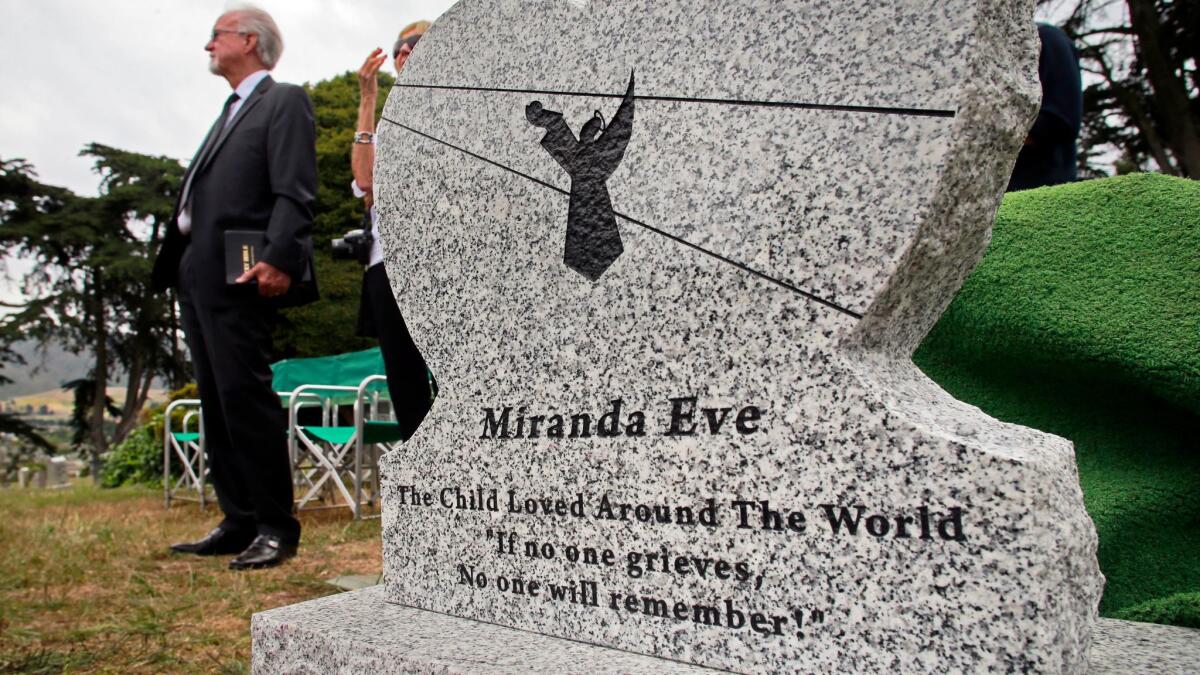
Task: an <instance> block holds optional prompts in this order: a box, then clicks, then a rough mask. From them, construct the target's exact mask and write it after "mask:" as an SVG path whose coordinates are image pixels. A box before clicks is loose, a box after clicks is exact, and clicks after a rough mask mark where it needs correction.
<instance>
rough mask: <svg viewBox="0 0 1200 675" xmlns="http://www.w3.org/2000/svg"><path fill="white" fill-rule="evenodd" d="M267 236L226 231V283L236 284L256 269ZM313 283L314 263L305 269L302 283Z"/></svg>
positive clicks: (250, 232) (257, 231) (250, 231)
mask: <svg viewBox="0 0 1200 675" xmlns="http://www.w3.org/2000/svg"><path fill="white" fill-rule="evenodd" d="M266 239H267V235H266V233H264V232H263V231H262V230H225V283H227V284H235V283H237V280H238V277H240V276H242V275H243V274H245V273H246V272H248V271H249V270H250V268H251V267H254V265H255V263H257V262H258V261H259V258H261V257H262V251H263V247H264V246H266ZM311 281H312V262H311V261H309V263H308V264H307V265H305V267H304V277H303V278H302V279H300V282H301V283H305V282H311Z"/></svg>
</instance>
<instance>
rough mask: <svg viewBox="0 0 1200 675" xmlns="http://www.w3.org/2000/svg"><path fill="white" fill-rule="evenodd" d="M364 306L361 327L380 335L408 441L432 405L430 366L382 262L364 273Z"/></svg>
mask: <svg viewBox="0 0 1200 675" xmlns="http://www.w3.org/2000/svg"><path fill="white" fill-rule="evenodd" d="M362 305H363V306H362V307H361V308H360V312H364V313H369V316H368V317H367V318H368V319H369V320H367V321H361V320H360V322H359V323H360V327H361V326H363V325H364V324H365V325H366V327H367V328H369V329H373V330H371V331H370V332H373V333H374V334H375V335H376V337H378V338H379V351H380V353H381V354H382V355H383V368H384V370H385V371H386V372H387V378H388V393H389V394H390V395H391V397H392V408H393V409H394V410H395V412H396V422H397V423H399V425H400V432H401V434H402V435H403V436H404V440H408V438H409V437H410V436H412V435H413V432H415V431H416V430H417V427H418V426H419V425H420V424H421V420H423V419H425V415H426V414H427V413H428V412H429V408H430V407H431V405H432V404H431V402H430V391H429V368H428V366H426V364H425V358H424V357H422V356H421V350H419V349H418V348H417V345H416V343H415V342H413V339H412V335H410V334H409V332H408V326H407V325H406V324H405V323H404V316H403V315H401V314H400V307H399V306H398V305H397V304H396V296H395V295H393V294H392V286H391V284H390V283H389V282H388V277H387V271H386V270H385V269H384V266H383V264H382V263H380V264H376V265H371V266H370V267H368V268H367V271H366V272H365V273H363V295H362Z"/></svg>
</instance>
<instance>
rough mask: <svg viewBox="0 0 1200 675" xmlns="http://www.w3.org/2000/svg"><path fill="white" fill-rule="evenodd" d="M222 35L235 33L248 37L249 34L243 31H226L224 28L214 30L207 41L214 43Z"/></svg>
mask: <svg viewBox="0 0 1200 675" xmlns="http://www.w3.org/2000/svg"><path fill="white" fill-rule="evenodd" d="M222 33H237V34H238V35H249V33H247V32H246V31H244V30H228V29H226V28H214V29H213V32H212V37H210V38H209V39H208V41H209V42H216V41H217V38H219V37H221V34H222Z"/></svg>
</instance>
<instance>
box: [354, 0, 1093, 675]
mask: <svg viewBox="0 0 1200 675" xmlns="http://www.w3.org/2000/svg"><path fill="white" fill-rule="evenodd" d="M1035 66H1036V38H1035V36H1034V30H1033V24H1032V2H1031V1H1029V0H1001V1H988V2H984V1H981V0H980V1H966V0H953V1H951V2H938V3H933V2H925V1H914V2H900V3H870V2H853V3H847V2H842V1H841V0H836V1H835V0H816V1H814V2H805V3H778V2H768V1H766V0H761V1H756V2H746V3H721V2H694V1H691V2H665V1H664V2H648V1H647V2H566V1H560V2H538V3H527V2H516V1H515V0H498V1H493V2H485V1H483V0H464V2H461V3H459V4H458V5H456V6H455V7H454V8H453V9H451V10H450V11H449V12H447V13H446V14H445V15H444V16H443V17H442V18H441V19H439V21H438V22H437V24H436V25H435V26H434V27H433V29H432V30H431V31H430V33H429V34H428V35H427V36H426V37H425V38H424V39H423V40H422V42H421V44H420V46H419V47H418V49H417V51H416V52H415V53H414V55H413V57H412V58H411V59H410V61H409V65H408V66H407V67H406V69H405V72H404V74H403V76H402V78H401V80H400V86H399V87H398V88H396V89H395V90H393V92H392V93H391V95H390V96H389V99H388V102H387V105H386V107H385V111H384V117H385V121H383V122H382V123H381V125H380V127H379V147H378V155H377V164H376V169H375V179H376V180H375V182H376V195H377V204H378V207H379V214H380V217H381V226H380V229H381V231H382V233H383V245H384V249H385V251H386V254H387V264H388V273H389V277H390V278H391V280H392V283H393V289H394V290H395V292H396V295H397V299H398V302H399V304H400V306H401V308H402V310H403V312H404V315H405V317H406V319H407V322H408V326H409V328H410V330H411V332H412V334H413V336H414V338H415V339H416V340H417V342H418V344H419V345H420V346H421V349H422V351H423V352H424V354H425V356H426V359H427V360H428V362H429V364H430V366H431V368H432V370H433V371H434V373H435V375H436V376H437V378H438V382H439V386H440V396H439V398H438V400H437V402H436V404H435V406H434V408H433V410H432V412H431V413H430V416H429V417H428V418H427V419H426V421H425V423H424V424H423V426H422V427H421V429H419V430H418V432H417V434H416V435H415V436H414V438H413V439H412V441H410V442H409V443H408V444H406V445H405V447H404V448H403V449H402V450H401V451H399V452H396V453H392V454H389V455H388V456H387V457H386V458H385V459H384V466H383V475H384V478H385V480H384V513H383V528H384V530H383V531H384V566H385V570H386V574H385V577H386V582H385V589H386V593H387V596H388V597H389V598H390V599H392V600H394V601H396V602H399V603H401V604H404V605H408V606H413V607H421V608H425V609H429V610H434V611H436V612H440V613H443V614H448V615H455V616H460V617H468V618H474V619H479V620H481V621H486V622H490V623H494V624H503V625H506V626H510V627H513V628H518V629H521V630H524V631H531V632H534V633H540V634H544V635H550V636H557V637H563V638H570V639H573V640H578V641H582V642H588V643H592V644H596V645H603V646H609V647H615V648H618V649H621V650H624V651H627V652H636V653H641V654H652V655H656V656H662V657H667V658H671V659H676V660H678V661H684V662H688V663H693V664H702V665H706V666H712V667H718V668H728V669H737V670H746V671H768V670H776V669H782V668H799V669H801V670H812V671H823V672H833V671H841V672H845V671H851V670H853V671H857V672H868V671H874V672H895V671H932V670H949V671H954V670H978V669H981V668H982V669H997V670H1034V671H1039V672H1081V671H1082V670H1083V668H1084V667H1085V664H1086V653H1087V648H1088V644H1089V641H1090V637H1091V635H1092V626H1093V623H1094V621H1095V615H1096V606H1097V603H1098V600H1099V597H1100V590H1101V586H1102V583H1103V580H1102V578H1101V576H1100V573H1099V571H1098V568H1097V565H1096V560H1095V547H1096V539H1095V531H1094V528H1093V526H1092V523H1091V521H1090V520H1089V519H1088V517H1087V514H1086V512H1085V510H1084V507H1083V501H1082V495H1081V492H1080V489H1079V484H1078V477H1077V474H1076V471H1075V464H1074V457H1073V450H1072V448H1071V445H1070V444H1069V443H1068V442H1067V441H1065V440H1063V439H1060V438H1056V437H1052V436H1049V435H1046V434H1042V433H1039V432H1036V431H1033V430H1030V429H1025V428H1021V427H1016V426H1013V425H1007V424H1002V423H999V422H997V421H995V420H992V419H990V418H988V417H987V416H985V415H984V414H983V413H981V412H980V411H979V410H978V409H976V408H973V407H971V406H967V405H965V404H962V403H960V402H958V401H955V400H953V399H952V398H950V397H949V396H948V395H947V394H946V393H945V392H943V391H942V390H940V389H939V388H938V387H937V386H936V385H934V384H933V383H932V382H930V381H929V380H928V379H926V378H925V377H924V376H923V375H922V374H921V373H920V372H919V371H918V370H917V369H916V368H915V367H914V366H913V365H912V363H911V360H910V356H911V353H912V351H913V349H915V347H916V345H917V344H918V343H919V341H920V339H921V338H922V337H923V336H924V335H925V333H926V332H927V331H928V330H929V328H930V327H931V326H932V325H933V323H934V322H935V321H936V319H937V317H938V316H939V315H940V313H941V312H942V311H943V310H944V309H945V307H946V305H947V304H948V303H949V302H950V300H951V298H952V297H953V295H954V293H955V292H956V291H957V289H958V288H959V286H960V285H961V283H962V280H963V279H964V277H965V276H966V274H967V273H968V272H969V271H970V269H971V268H972V267H973V266H974V264H975V263H976V261H977V260H978V258H979V256H980V255H981V254H982V252H983V250H984V249H985V248H986V245H987V240H988V235H989V226H990V223H991V221H992V218H993V216H994V213H995V210H996V207H997V205H998V204H999V200H1000V196H1001V193H1002V191H1003V188H1004V185H1005V184H1006V182H1007V177H1008V174H1009V172H1010V171H1011V168H1012V163H1013V160H1014V159H1015V156H1016V152H1017V150H1018V149H1019V147H1020V144H1021V142H1022V139H1023V136H1024V129H1025V128H1027V126H1028V124H1029V123H1030V121H1031V120H1032V118H1033V115H1034V112H1035V110H1036V106H1037V98H1038V87H1037V83H1036V79H1035V77H1034V74H1035ZM631 72H634V73H636V89H635V95H636V97H637V98H636V99H634V101H635V105H634V113H633V116H632V127H631V131H629V138H628V142H627V146H626V145H620V146H616V147H617V150H612V149H611V148H610V149H608V150H606V151H605V152H604V153H601V154H599V155H596V156H597V157H599V159H593V160H588V162H587V163H585V164H586V166H585V167H584V169H579V167H578V166H577V167H576V168H575V169H569V168H568V167H569V166H573V162H575V160H576V158H577V157H583V156H585V155H587V153H589V152H592V149H593V148H594V147H601V146H602V145H604V144H606V143H607V141H605V140H604V139H606V138H609V139H611V138H616V137H618V135H619V134H620V133H622V132H621V130H622V129H625V130H628V127H622V125H621V124H620V123H617V122H616V121H615V120H616V119H617V118H618V117H619V115H618V114H617V112H618V110H619V108H618V106H621V105H622V98H621V97H622V95H623V94H624V93H625V88H626V83H627V82H628V81H629V79H630V75H631ZM533 101H538V103H539V105H538V106H533V105H531V104H532V102H533ZM621 109H623V108H621ZM546 111H553V112H561V113H562V117H561V121H562V122H565V123H566V125H568V127H569V128H566V129H565V132H566V133H565V137H564V134H563V133H558V135H557V136H556V132H555V129H556V127H555V126H554V125H555V124H556V123H557V124H560V125H561V123H562V122H556V121H555V120H557V119H558V118H554V116H553V115H549V116H547V115H546V114H543V113H545V112H546ZM597 115H598V116H599V117H600V118H601V121H603V122H604V123H605V131H604V133H605V134H607V133H608V132H610V131H612V130H613V129H617V130H618V131H612V136H605V135H601V136H600V139H599V140H596V141H595V146H592V145H588V144H587V143H580V142H579V141H578V140H577V137H576V136H577V134H579V133H581V126H582V125H584V124H585V123H588V124H590V125H593V126H592V127H589V128H592V129H596V128H597V127H598V121H596V120H594V116H597ZM589 120H592V121H590V122H589ZM610 125H611V126H610ZM557 128H558V129H559V130H560V131H562V130H563V127H561V126H560V127H557ZM567 137H569V138H567ZM587 138H589V139H590V138H591V136H590V135H588V136H587ZM585 140H586V139H585ZM585 146H586V147H585ZM604 147H607V146H606V145H605V146H604ZM564 148H566V150H564ZM576 152H578V153H580V154H578V155H575V154H572V153H576ZM564 153H565V154H564ZM589 156H590V155H589ZM602 166H603V168H600V167H602ZM571 171H575V173H570V172H571ZM589 172H590V173H589ZM572 176H574V178H572ZM597 181H598V182H597ZM584 184H587V186H588V190H590V192H588V197H587V198H586V199H584V198H583V197H581V193H582V192H583V189H582V188H581V185H584ZM609 200H610V201H609ZM583 202H586V203H587V206H588V208H587V209H584V211H585V213H584V215H585V216H587V218H584V220H589V221H590V222H593V224H594V222H599V221H600V220H603V216H605V215H606V212H605V209H606V208H607V205H608V204H611V209H612V212H611V214H609V215H608V217H611V218H614V219H615V223H616V229H617V230H618V232H619V238H620V244H621V252H620V255H618V256H616V257H615V258H614V259H612V260H611V261H610V262H611V265H608V264H607V263H606V265H605V267H604V270H603V272H602V274H600V275H599V277H598V278H596V279H595V280H592V279H591V278H589V277H585V276H584V275H583V274H581V273H580V272H578V271H576V269H573V268H571V267H568V266H567V265H566V264H564V251H565V250H568V249H569V247H570V240H569V239H566V238H567V236H568V233H570V232H571V228H572V227H574V225H573V224H572V223H578V221H576V220H575V218H576V217H577V216H578V215H579V213H578V211H579V210H580V204H581V203H583ZM565 239H566V241H567V243H566V244H564V240H565ZM556 431H558V432H559V433H558V434H555V432H556ZM472 497H474V499H473V498H472Z"/></svg>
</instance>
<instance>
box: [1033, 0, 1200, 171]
mask: <svg viewBox="0 0 1200 675" xmlns="http://www.w3.org/2000/svg"><path fill="white" fill-rule="evenodd" d="M1042 4H1044V5H1050V6H1051V7H1052V8H1053V9H1055V10H1056V11H1067V12H1069V13H1068V14H1067V16H1066V19H1064V20H1063V21H1062V22H1061V23H1062V28H1063V30H1064V31H1065V32H1066V33H1067V35H1069V36H1070V37H1071V39H1072V40H1074V41H1075V44H1076V46H1077V47H1078V48H1079V49H1080V63H1081V66H1082V67H1083V69H1084V71H1085V73H1088V74H1090V75H1089V76H1088V77H1087V79H1086V80H1085V81H1087V82H1089V83H1088V84H1087V86H1086V87H1085V90H1084V99H1083V108H1084V119H1083V123H1084V128H1083V133H1082V138H1081V141H1080V146H1081V150H1082V152H1081V153H1080V161H1081V163H1082V164H1083V166H1082V167H1081V168H1082V169H1083V175H1085V176H1097V175H1104V174H1106V173H1108V172H1107V171H1105V170H1104V167H1103V164H1104V163H1105V162H1106V158H1111V156H1112V154H1113V152H1114V151H1115V152H1116V153H1117V154H1118V155H1119V159H1118V160H1117V162H1116V170H1117V172H1118V173H1127V172H1130V171H1138V170H1148V169H1153V168H1157V169H1158V170H1159V171H1162V172H1163V173H1169V174H1173V175H1177V176H1185V177H1189V178H1200V102H1198V100H1200V71H1198V70H1197V66H1198V65H1200V25H1198V24H1200V3H1197V2H1195V1H1194V0H1124V1H1119V0H1067V3H1066V5H1067V6H1066V7H1065V8H1062V7H1061V5H1062V3H1061V2H1056V1H1055V0H1042Z"/></svg>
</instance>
